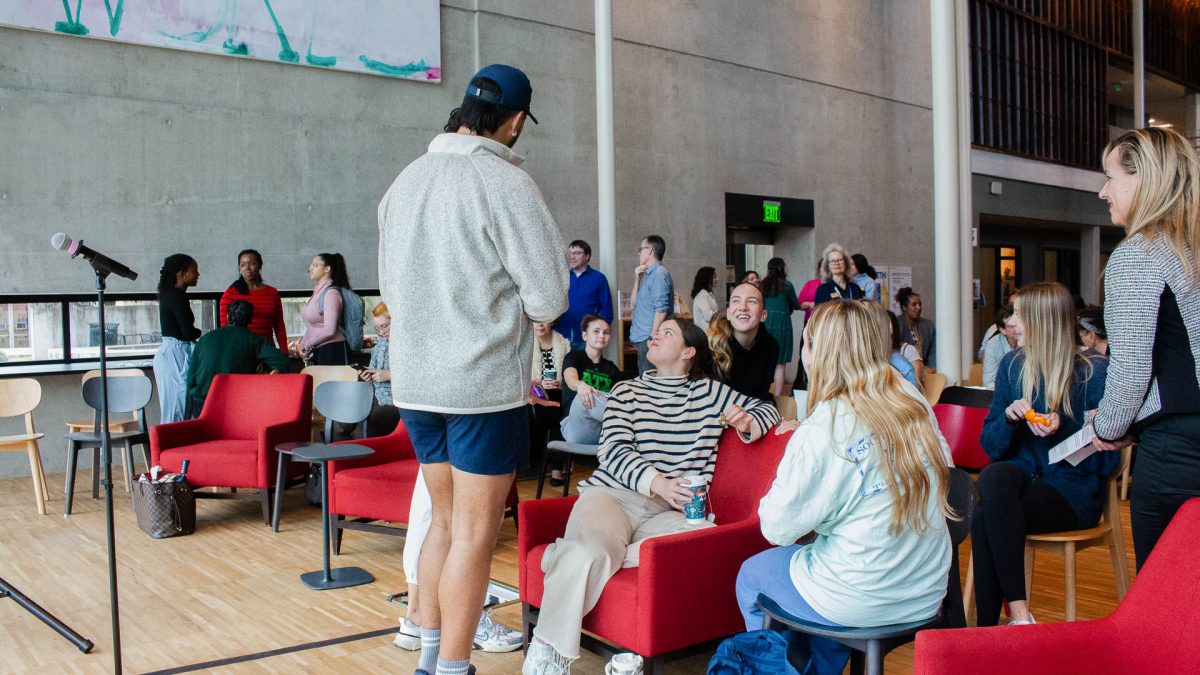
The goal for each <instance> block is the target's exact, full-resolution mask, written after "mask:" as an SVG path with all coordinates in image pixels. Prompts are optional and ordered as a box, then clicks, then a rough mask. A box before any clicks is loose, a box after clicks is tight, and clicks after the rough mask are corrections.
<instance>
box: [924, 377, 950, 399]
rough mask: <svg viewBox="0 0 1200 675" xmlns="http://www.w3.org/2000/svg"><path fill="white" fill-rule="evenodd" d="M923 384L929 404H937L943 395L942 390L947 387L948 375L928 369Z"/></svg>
mask: <svg viewBox="0 0 1200 675" xmlns="http://www.w3.org/2000/svg"><path fill="white" fill-rule="evenodd" d="M922 386H923V387H924V389H925V400H926V401H929V405H937V402H938V399H940V398H941V397H942V390H943V389H945V388H946V376H945V375H943V374H942V373H930V372H928V371H926V373H925V381H924V382H923V383H922Z"/></svg>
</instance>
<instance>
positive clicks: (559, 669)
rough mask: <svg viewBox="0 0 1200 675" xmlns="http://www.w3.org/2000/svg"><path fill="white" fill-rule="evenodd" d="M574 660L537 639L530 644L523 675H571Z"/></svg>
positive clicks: (522, 666)
mask: <svg viewBox="0 0 1200 675" xmlns="http://www.w3.org/2000/svg"><path fill="white" fill-rule="evenodd" d="M574 660H575V659H568V658H567V657H565V656H563V655H562V654H559V653H558V652H557V651H555V650H554V647H551V646H550V645H548V644H546V643H545V642H542V641H541V640H538V639H536V638H535V639H533V640H531V641H530V643H529V652H528V653H526V654H525V663H523V664H521V675H571V662H572V661H574Z"/></svg>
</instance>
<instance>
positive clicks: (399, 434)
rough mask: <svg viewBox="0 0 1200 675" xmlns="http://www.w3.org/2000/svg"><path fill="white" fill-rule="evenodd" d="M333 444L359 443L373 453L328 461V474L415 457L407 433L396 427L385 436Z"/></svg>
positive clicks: (413, 458)
mask: <svg viewBox="0 0 1200 675" xmlns="http://www.w3.org/2000/svg"><path fill="white" fill-rule="evenodd" d="M333 445H361V446H364V447H368V448H370V449H372V450H374V451H375V454H373V455H370V456H368V457H359V458H357V459H345V460H342V461H340V462H330V463H329V475H330V476H333V475H334V474H336V473H337V472H338V471H344V470H346V469H357V468H359V467H363V466H376V465H379V464H387V463H389V462H399V461H402V460H405V459H412V460H415V459H416V458H417V454H416V452H415V451H414V450H413V446H412V441H410V440H409V438H408V433H407V432H405V431H402V430H401V429H397V430H396V431H395V432H393V433H391V434H388V435H387V436H376V437H372V438H362V439H351V440H348V441H338V442H337V443H333Z"/></svg>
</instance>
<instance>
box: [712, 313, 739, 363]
mask: <svg viewBox="0 0 1200 675" xmlns="http://www.w3.org/2000/svg"><path fill="white" fill-rule="evenodd" d="M707 333H708V348H709V349H711V350H712V357H713V362H714V363H715V364H716V366H717V375H718V376H719V377H720V378H721V379H725V378H726V377H729V369H730V368H731V367H732V366H733V354H732V353H731V352H730V351H729V340H730V339H732V338H733V324H731V323H729V317H727V316H725V313H724V312H719V313H717V314H714V315H713V318H712V319H711V320H710V321H709V322H708V331H707Z"/></svg>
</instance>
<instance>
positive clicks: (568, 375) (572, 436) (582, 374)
mask: <svg viewBox="0 0 1200 675" xmlns="http://www.w3.org/2000/svg"><path fill="white" fill-rule="evenodd" d="M580 333H581V334H582V335H583V341H584V344H586V345H587V346H586V347H585V348H584V349H582V350H580V351H575V352H571V353H570V354H567V358H565V359H563V383H564V384H566V385H567V389H566V391H567V392H572V393H573V394H574V395H573V396H570V401H568V400H567V399H568V395H567V393H566V392H564V393H563V405H564V406H565V407H566V408H567V410H568V413H567V416H566V417H564V418H563V421H562V425H561V429H562V435H563V440H564V441H566V442H568V443H578V444H580V445H596V444H597V443H599V442H600V425H601V423H602V422H603V421H604V410H605V408H606V407H607V403H608V393H609V392H610V391H612V388H613V386H614V385H615V384H616V383H617V381H618V380H619V379H620V377H621V371H620V369H619V368H617V364H615V363H613V362H612V361H609V360H608V359H606V358H604V348H605V347H607V346H608V341H609V338H610V330H609V327H608V322H607V321H605V320H604V319H602V318H600V317H599V316H596V315H595V314H589V315H587V316H585V317H583V321H582V322H581V323H580ZM552 484H553V483H552ZM559 484H560V485H561V483H559Z"/></svg>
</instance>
